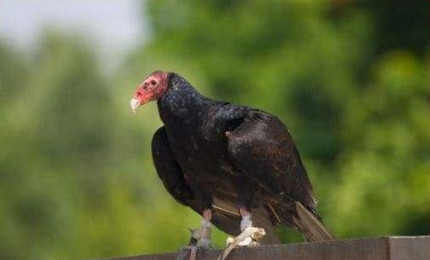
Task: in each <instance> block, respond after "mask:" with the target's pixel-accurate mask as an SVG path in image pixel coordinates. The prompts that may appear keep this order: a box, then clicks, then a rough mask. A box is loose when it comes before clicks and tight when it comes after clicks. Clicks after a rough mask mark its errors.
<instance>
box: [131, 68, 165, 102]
mask: <svg viewBox="0 0 430 260" xmlns="http://www.w3.org/2000/svg"><path fill="white" fill-rule="evenodd" d="M168 76H169V73H167V72H162V71H155V72H153V73H151V75H149V76H148V77H147V78H146V79H145V80H144V81H142V83H140V85H139V86H138V87H137V89H136V92H135V93H134V98H135V99H137V100H138V101H139V103H140V105H143V104H145V103H148V102H149V101H153V100H157V99H159V98H160V97H161V96H162V95H163V94H164V93H165V92H166V91H167V88H168V78H169V77H168Z"/></svg>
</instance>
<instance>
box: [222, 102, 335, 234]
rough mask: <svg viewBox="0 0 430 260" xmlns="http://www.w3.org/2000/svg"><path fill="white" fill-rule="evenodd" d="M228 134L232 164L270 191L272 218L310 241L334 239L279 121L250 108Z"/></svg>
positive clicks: (268, 206) (283, 127) (269, 199)
mask: <svg viewBox="0 0 430 260" xmlns="http://www.w3.org/2000/svg"><path fill="white" fill-rule="evenodd" d="M237 122H238V120H237V119H236V120H235V121H234V124H235V126H236V127H235V128H234V129H233V130H232V131H231V132H229V133H227V136H228V154H229V158H230V160H231V162H232V164H233V167H234V168H235V169H236V170H237V171H239V172H240V174H243V175H244V176H247V177H248V178H250V179H252V180H253V181H254V182H255V183H257V184H259V185H260V186H262V187H263V189H264V190H266V192H268V194H269V196H268V197H269V198H268V201H269V202H267V204H266V207H267V210H268V212H269V213H270V214H271V218H272V221H273V222H274V223H279V224H283V225H293V226H295V227H297V228H298V229H299V230H300V231H301V232H302V233H304V234H305V236H306V238H307V239H308V240H311V241H323V240H332V239H334V237H333V235H332V234H331V233H330V232H329V231H328V230H327V229H326V227H325V226H324V225H323V224H322V223H321V222H320V220H319V219H318V217H317V216H316V215H315V208H316V200H315V197H314V195H313V192H312V186H311V184H310V181H309V178H308V176H307V174H306V170H305V168H304V167H303V164H302V162H301V159H300V156H299V153H298V151H297V148H296V145H295V144H294V141H293V139H292V138H291V135H290V134H289V132H288V130H287V128H286V127H285V126H284V125H283V124H282V122H281V121H280V120H279V119H277V118H276V117H274V116H272V115H270V114H267V113H264V112H262V111H258V110H251V111H249V112H248V113H247V114H246V115H245V116H244V117H243V120H242V122H241V123H240V124H238V123H237Z"/></svg>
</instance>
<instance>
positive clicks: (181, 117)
mask: <svg viewBox="0 0 430 260" xmlns="http://www.w3.org/2000/svg"><path fill="white" fill-rule="evenodd" d="M158 108H159V113H160V117H161V119H162V121H163V123H164V127H162V128H160V129H159V130H158V131H157V133H156V134H155V136H154V139H153V156H154V163H155V166H156V169H157V172H158V174H159V176H160V178H161V179H162V180H163V183H164V185H165V186H166V188H167V190H168V191H169V192H170V193H171V194H172V196H173V197H175V199H176V200H178V201H179V202H180V203H182V204H184V205H187V206H190V207H191V208H193V209H194V210H195V211H197V212H198V213H199V214H201V213H202V211H203V209H205V208H212V205H213V206H214V216H213V220H212V222H213V223H214V224H215V225H217V226H218V227H219V228H220V229H221V230H224V231H225V232H227V233H229V234H232V235H236V234H238V233H239V232H240V230H239V221H240V216H239V214H238V210H237V208H238V206H245V207H246V208H248V209H249V210H251V211H252V213H253V221H254V222H255V223H254V224H257V225H256V226H260V227H264V228H265V229H266V232H268V233H269V236H268V238H267V240H268V243H276V242H279V240H277V238H276V237H273V236H272V237H271V234H272V226H274V225H286V226H298V225H297V224H296V223H295V221H294V217H295V216H297V212H296V208H295V206H294V205H295V204H294V202H296V201H298V202H300V203H301V204H302V205H304V207H305V208H306V209H308V210H309V211H310V212H311V213H312V214H314V213H315V207H316V202H315V199H314V196H313V193H312V187H311V184H310V182H309V179H308V177H307V174H306V171H305V169H304V167H303V165H302V162H301V159H300V156H299V154H298V151H297V148H296V146H295V144H294V142H293V140H292V138H291V136H290V134H289V132H288V130H287V128H286V127H285V126H284V124H283V123H282V122H281V121H280V120H279V119H278V118H276V117H275V116H272V115H270V114H268V113H266V112H263V111H260V110H258V109H254V108H249V107H245V106H238V105H233V104H230V103H225V102H219V101H213V100H210V99H208V98H206V97H203V96H202V95H200V94H199V93H198V92H197V91H196V90H195V89H194V88H193V87H192V86H191V85H190V84H189V83H188V82H187V81H186V80H185V79H183V78H181V77H180V76H178V75H176V74H172V75H171V77H170V80H169V89H168V90H167V92H166V93H165V94H164V95H163V96H162V97H161V98H160V99H159V100H158ZM272 235H273V234H272Z"/></svg>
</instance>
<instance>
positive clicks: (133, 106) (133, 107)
mask: <svg viewBox="0 0 430 260" xmlns="http://www.w3.org/2000/svg"><path fill="white" fill-rule="evenodd" d="M139 106H140V102H139V100H137V99H136V98H132V99H131V100H130V107H131V110H133V113H136V110H137V108H138V107H139Z"/></svg>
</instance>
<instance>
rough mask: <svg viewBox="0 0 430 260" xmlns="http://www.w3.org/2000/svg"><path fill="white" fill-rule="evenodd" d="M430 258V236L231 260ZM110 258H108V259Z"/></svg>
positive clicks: (293, 248)
mask: <svg viewBox="0 0 430 260" xmlns="http://www.w3.org/2000/svg"><path fill="white" fill-rule="evenodd" d="M221 252H222V250H201V251H198V253H197V260H215V259H216V258H217V257H218V256H219V255H220V254H221ZM177 255H178V253H167V254H160V255H142V256H129V257H119V258H112V259H110V260H175V259H176V256H177ZM239 259H248V260H261V259H268V260H272V259H273V260H277V259H284V260H293V259H294V260H297V259H300V260H317V259H318V260H320V259H329V260H344V259H349V260H366V259H369V260H370V259H371V260H430V236H410V237H406V236H405V237H398V236H392V237H380V238H359V239H345V240H338V241H330V242H314V243H298V244H283V245H271V246H262V247H258V248H237V249H234V250H233V252H232V253H231V254H230V255H229V256H228V258H227V260H239ZM106 260H108V259H106Z"/></svg>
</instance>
